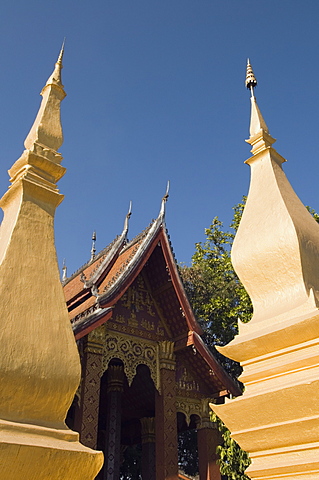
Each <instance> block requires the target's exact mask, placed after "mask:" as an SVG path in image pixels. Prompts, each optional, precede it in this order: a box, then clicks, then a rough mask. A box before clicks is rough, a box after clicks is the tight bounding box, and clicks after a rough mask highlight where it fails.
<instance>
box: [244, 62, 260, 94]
mask: <svg viewBox="0 0 319 480" xmlns="http://www.w3.org/2000/svg"><path fill="white" fill-rule="evenodd" d="M245 85H246V87H247V88H248V89H249V90H250V92H251V96H252V97H254V88H255V87H257V79H256V77H255V74H254V71H253V69H252V66H251V64H250V60H249V58H247V68H246V80H245Z"/></svg>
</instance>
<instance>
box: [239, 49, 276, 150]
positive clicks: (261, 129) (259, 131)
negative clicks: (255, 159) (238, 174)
mask: <svg viewBox="0 0 319 480" xmlns="http://www.w3.org/2000/svg"><path fill="white" fill-rule="evenodd" d="M245 85H246V87H247V88H248V90H250V92H251V98H250V100H251V115H250V127H249V133H250V138H249V140H247V142H248V143H250V144H251V145H255V143H256V139H257V137H258V139H259V137H262V144H260V145H259V140H258V146H257V148H255V149H254V147H253V150H252V152H253V153H256V152H257V151H259V148H260V147H261V148H263V147H267V146H269V145H271V144H272V143H274V142H275V139H273V138H272V137H271V136H270V135H269V130H268V127H267V125H266V122H265V120H264V118H263V116H262V114H261V111H260V110H259V107H258V105H257V101H256V97H255V95H254V88H255V87H256V86H257V80H256V77H255V74H254V71H253V69H252V66H251V63H250V60H249V58H248V59H247V70H246V80H245ZM266 137H267V138H266Z"/></svg>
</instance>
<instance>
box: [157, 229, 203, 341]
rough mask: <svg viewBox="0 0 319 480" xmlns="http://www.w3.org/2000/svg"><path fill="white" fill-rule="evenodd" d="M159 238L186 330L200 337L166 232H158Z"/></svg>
mask: <svg viewBox="0 0 319 480" xmlns="http://www.w3.org/2000/svg"><path fill="white" fill-rule="evenodd" d="M160 237H161V239H162V241H163V243H161V246H162V250H163V254H164V258H165V261H166V264H167V265H168V268H169V273H170V276H171V279H172V282H173V285H174V288H175V292H176V295H177V298H178V300H179V303H180V304H181V306H182V308H183V312H184V314H185V318H186V321H187V325H188V328H189V330H193V331H195V332H196V333H198V335H202V334H203V330H202V328H201V327H200V325H199V324H198V322H197V320H196V318H195V316H194V312H193V310H192V307H191V306H190V303H189V300H188V298H187V296H186V292H185V290H184V286H183V284H182V281H181V279H180V276H179V272H178V269H177V265H176V263H175V260H174V257H173V253H172V249H171V247H170V244H169V240H168V238H167V235H166V232H165V231H164V230H163V229H162V230H161V232H160Z"/></svg>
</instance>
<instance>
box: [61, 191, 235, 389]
mask: <svg viewBox="0 0 319 480" xmlns="http://www.w3.org/2000/svg"><path fill="white" fill-rule="evenodd" d="M167 198H168V193H167V192H166V194H165V196H164V197H163V200H162V205H161V209H160V212H159V215H158V217H157V218H156V220H153V221H152V223H151V224H150V225H149V226H148V227H147V228H146V229H145V230H144V231H143V232H142V233H141V234H139V235H138V236H137V237H135V238H134V239H133V240H132V241H130V242H128V241H127V232H128V219H129V216H130V214H131V212H129V214H128V215H127V217H126V220H125V225H124V229H123V232H122V233H121V235H120V236H118V237H117V238H116V239H115V240H114V241H113V242H112V243H111V244H110V245H109V246H108V247H106V248H105V249H104V250H102V251H101V252H100V253H99V254H98V255H97V256H96V257H95V258H94V259H93V260H90V261H89V262H88V263H87V264H85V265H84V266H83V267H81V268H80V269H79V270H78V271H77V272H76V273H75V274H74V275H72V276H71V277H70V278H68V279H67V280H66V281H65V282H64V291H65V296H66V301H67V305H68V308H69V312H70V320H71V322H72V325H73V329H74V333H75V336H76V338H77V339H79V338H81V337H83V336H84V335H86V334H88V333H89V332H90V331H91V330H93V329H95V328H96V327H97V326H99V325H101V324H103V323H105V322H107V321H108V320H110V318H111V317H112V313H113V308H114V306H115V305H116V303H117V302H118V301H119V300H120V299H121V297H122V296H123V295H124V293H125V292H126V291H127V290H128V288H129V287H130V286H131V285H132V284H133V282H134V281H135V279H136V278H137V276H138V275H139V274H140V273H141V271H142V270H143V271H144V272H146V274H147V278H148V286H149V289H150V291H151V294H152V297H153V298H154V299H155V301H156V304H157V305H158V307H159V309H160V311H161V312H162V314H163V318H165V319H166V321H167V324H166V326H165V329H166V334H167V335H168V336H169V338H168V339H169V340H171V341H174V342H175V352H179V354H180V355H181V354H182V355H185V359H186V363H187V361H189V362H191V364H192V365H193V366H194V365H196V369H197V370H198V372H199V375H200V376H201V377H203V380H204V381H205V383H206V384H207V391H209V392H210V393H211V394H214V395H215V396H219V395H227V394H232V395H235V396H238V395H240V394H241V391H240V389H239V387H238V385H237V383H235V382H234V381H233V380H232V379H231V377H230V376H229V375H228V374H227V373H226V372H225V370H224V369H223V368H222V367H221V365H220V364H219V363H218V361H217V360H216V358H215V357H214V356H213V354H212V353H211V352H210V351H209V350H208V348H207V347H206V346H205V344H204V343H203V341H202V339H201V334H202V329H201V327H200V326H199V324H198V323H197V321H196V319H195V316H194V313H193V311H192V308H191V306H190V304H189V301H188V298H187V296H186V293H185V290H184V287H183V284H182V281H181V278H180V275H179V272H178V268H177V265H176V261H175V258H174V254H173V251H172V248H171V244H170V240H169V236H168V234H167V230H166V226H165V203H166V201H167ZM194 353H196V355H195V354H194ZM188 357H189V358H188ZM187 358H188V360H187Z"/></svg>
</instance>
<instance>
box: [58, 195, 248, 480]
mask: <svg viewBox="0 0 319 480" xmlns="http://www.w3.org/2000/svg"><path fill="white" fill-rule="evenodd" d="M167 198H168V191H167V192H166V194H165V196H164V198H163V200H162V204H161V208H160V212H159V215H158V217H157V218H156V220H155V221H153V222H152V223H151V224H150V225H149V226H148V227H147V228H146V229H145V230H144V231H143V232H142V233H141V234H140V235H138V236H137V237H136V238H134V239H133V240H132V241H128V239H127V233H128V225H129V218H130V215H131V211H129V212H128V214H127V216H126V219H125V223H124V228H123V231H122V233H121V234H120V235H119V236H118V237H117V238H116V239H115V240H114V241H113V242H112V243H111V244H110V245H108V246H107V247H106V248H104V249H103V250H102V251H101V252H100V253H98V254H97V255H95V246H94V243H93V247H92V252H91V259H90V261H89V262H88V263H87V264H85V265H84V266H83V267H81V268H80V269H79V270H78V271H77V272H76V273H74V274H73V275H72V276H71V277H69V278H65V276H64V279H63V284H64V292H65V297H66V301H67V307H68V310H69V314H70V320H71V323H72V326H73V331H74V334H75V338H76V340H77V343H78V348H79V352H80V356H81V363H82V379H81V384H80V387H79V389H78V392H77V395H76V397H75V400H74V402H73V405H72V408H71V410H70V412H69V415H68V419H67V421H68V424H69V426H70V427H71V428H74V429H75V430H77V431H78V432H79V433H80V439H81V442H82V443H83V444H84V445H86V446H88V447H91V448H94V449H95V448H97V449H101V450H103V451H104V455H105V461H104V467H103V469H102V471H101V473H100V475H99V477H98V478H100V479H103V480H104V479H105V480H118V479H119V476H120V465H121V462H122V459H123V452H125V449H126V448H127V447H131V446H133V445H138V446H139V448H140V450H141V456H142V458H141V473H142V478H143V480H155V479H157V480H164V479H171V480H173V479H176V480H177V478H178V434H179V433H180V432H183V431H185V430H187V429H196V430H197V443H198V457H199V458H198V460H199V474H200V479H201V480H213V479H219V478H220V473H219V467H218V465H217V464H216V458H217V457H216V447H217V445H218V444H219V443H220V437H219V432H218V430H217V428H216V425H215V424H214V423H212V422H210V420H209V408H208V404H209V402H211V401H213V402H215V403H223V401H224V397H225V396H239V395H241V391H240V388H239V386H238V385H237V383H235V382H234V380H232V379H231V378H230V376H229V375H228V374H227V373H226V372H225V370H224V369H223V368H222V367H221V365H220V364H219V362H218V361H217V359H216V358H215V357H214V356H213V354H212V353H211V352H210V351H209V350H208V348H207V347H206V346H205V344H204V342H203V341H202V339H201V334H202V330H201V328H200V326H199V324H198V323H197V321H196V319H195V317H194V313H193V311H192V309H191V307H190V304H189V301H188V299H187V296H186V294H185V291H184V288H183V284H182V281H181V279H180V276H179V272H178V268H177V265H176V262H175V259H174V254H173V252H172V248H171V244H170V241H169V236H168V234H167V230H166V226H165V204H166V201H167Z"/></svg>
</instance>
